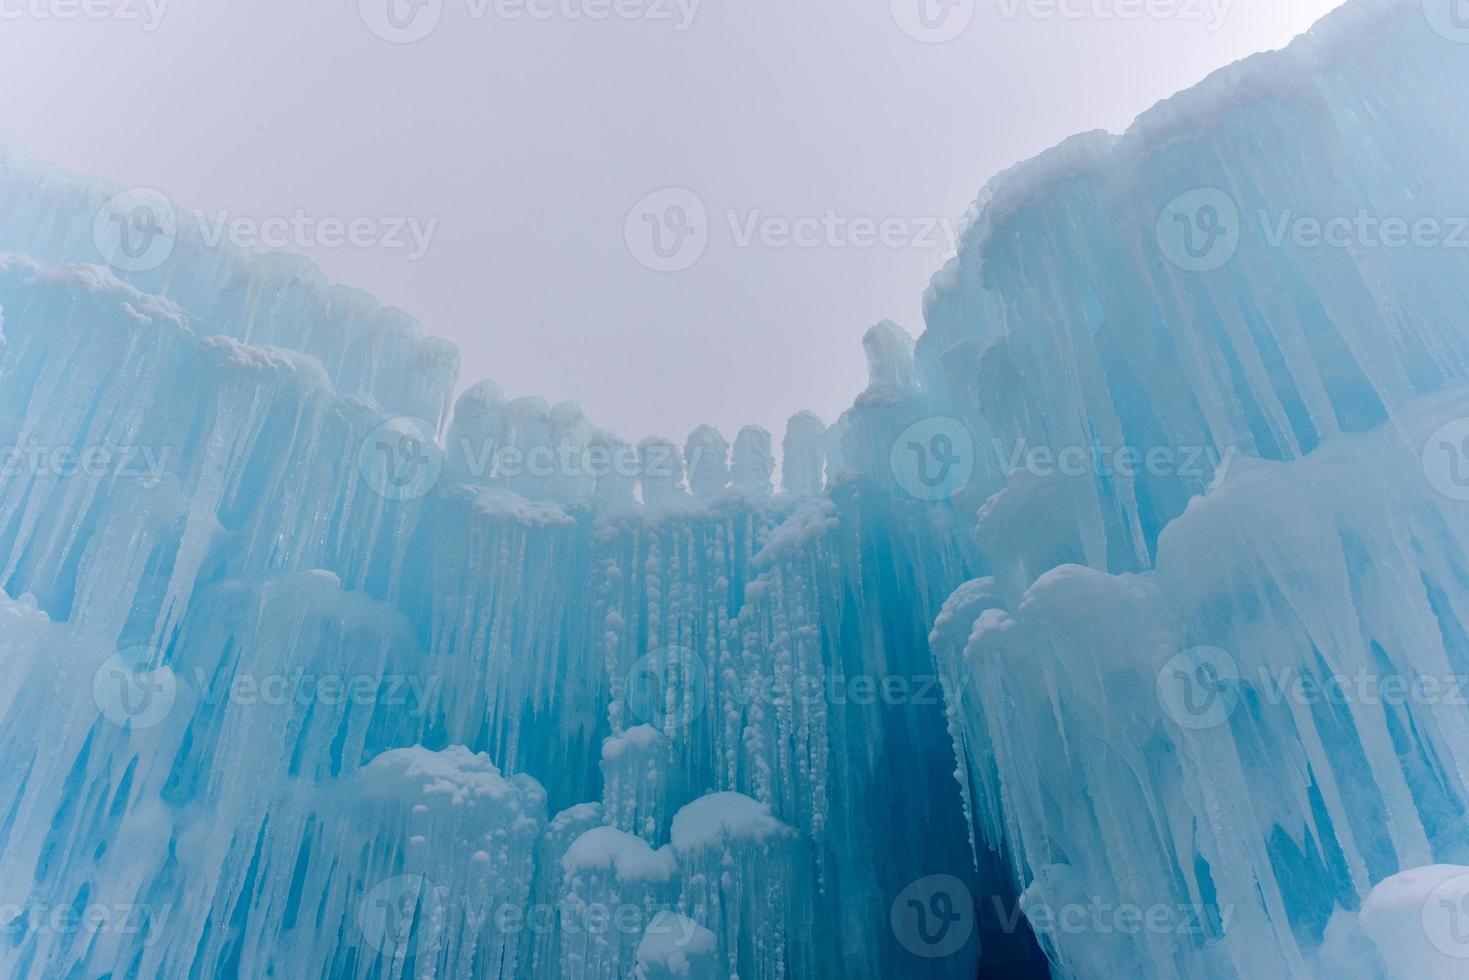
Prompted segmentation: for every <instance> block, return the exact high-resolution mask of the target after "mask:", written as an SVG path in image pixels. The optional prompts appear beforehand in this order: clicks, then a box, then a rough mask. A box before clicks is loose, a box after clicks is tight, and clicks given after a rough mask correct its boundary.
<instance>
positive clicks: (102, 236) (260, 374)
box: [0, 0, 1469, 980]
mask: <svg viewBox="0 0 1469 980" xmlns="http://www.w3.org/2000/svg"><path fill="white" fill-rule="evenodd" d="M1428 6H1429V7H1432V4H1429V5H1428ZM1425 9H1427V8H1425V7H1424V6H1423V5H1421V4H1419V3H1417V2H1407V0H1402V2H1399V0H1354V2H1352V3H1350V4H1348V5H1347V6H1346V7H1344V8H1343V9H1342V10H1340V11H1339V12H1338V13H1336V14H1334V15H1332V16H1331V17H1330V18H1328V19H1327V20H1326V21H1325V22H1323V24H1322V25H1320V26H1319V27H1318V28H1317V29H1316V30H1315V31H1314V32H1313V33H1312V34H1311V35H1309V36H1306V37H1304V38H1302V39H1300V40H1298V41H1297V42H1296V43H1295V44H1294V45H1293V46H1292V47H1291V48H1290V49H1288V50H1287V51H1284V52H1280V53H1275V54H1269V55H1262V56H1259V57H1256V58H1254V59H1250V60H1248V61H1246V62H1243V63H1241V64H1239V65H1236V66H1233V67H1231V68H1230V69H1227V70H1225V71H1224V72H1221V73H1219V74H1218V75H1216V76H1214V77H1212V78H1210V79H1209V80H1207V81H1206V82H1205V83H1204V84H1203V85H1201V86H1200V87H1199V88H1197V89H1195V90H1191V91H1190V92H1187V93H1184V94H1182V95H1180V96H1178V97H1176V98H1175V99H1173V100H1170V101H1169V102H1166V103H1163V104H1162V105H1160V106H1158V107H1157V108H1155V109H1154V110H1152V111H1151V112H1150V113H1148V114H1147V115H1145V116H1144V117H1143V118H1141V119H1140V120H1139V121H1138V122H1137V124H1136V125H1135V126H1134V127H1133V128H1132V129H1131V130H1129V131H1128V132H1127V133H1125V134H1123V135H1121V136H1116V137H1114V136H1110V135H1106V134H1091V135H1086V136H1082V137H1077V138H1076V139H1073V140H1071V141H1068V142H1067V143H1066V144H1063V145H1062V146H1060V147H1058V148H1056V149H1055V150H1053V151H1051V152H1049V153H1048V154H1046V155H1044V156H1043V157H1041V158H1040V159H1038V160H1034V161H1030V162H1028V163H1026V164H1022V165H1020V166H1019V167H1017V168H1015V169H1014V170H1012V171H1011V172H1009V173H1007V174H1005V175H1002V176H1001V177H999V178H997V179H996V180H995V181H994V182H993V183H992V184H991V185H990V187H989V188H987V189H986V191H985V193H984V195H983V196H982V197H981V199H980V201H979V202H978V203H977V204H976V206H975V208H974V210H973V211H972V212H971V215H970V217H969V219H968V222H967V224H966V231H965V234H964V236H963V243H962V247H961V248H960V250H959V254H958V256H957V257H956V258H955V259H954V260H953V262H951V263H950V265H949V266H948V267H946V268H945V269H944V270H943V271H942V272H941V273H940V274H939V275H938V277H936V279H935V281H934V284H933V286H932V288H931V290H930V292H929V294H928V296H927V298H926V313H927V321H928V323H927V329H926V331H925V332H924V333H923V335H922V336H921V337H920V338H919V339H918V340H917V342H916V344H915V343H914V342H913V341H912V340H911V339H910V338H909V337H908V335H907V334H906V333H904V332H903V331H902V329H901V328H899V327H898V326H897V325H895V324H891V323H882V324H879V325H877V326H876V327H874V328H872V330H871V331H869V332H868V334H867V336H866V337H865V338H864V347H865V350H866V352H867V354H868V358H869V363H870V381H869V385H868V387H867V388H866V389H865V390H864V391H863V392H862V393H860V394H859V395H858V397H857V398H856V400H855V402H854V404H853V406H852V408H851V409H849V410H848V411H847V412H846V413H844V414H843V415H842V417H841V418H840V419H839V420H837V421H836V423H835V424H833V425H830V426H828V425H826V424H825V423H824V422H823V421H822V420H821V419H819V418H817V417H816V416H814V415H812V414H810V413H800V414H798V415H797V416H795V417H793V418H792V420H791V422H790V425H789V426H788V428H787V431H786V432H785V433H783V434H782V436H781V438H780V444H779V446H778V447H777V445H776V439H775V438H774V437H772V435H771V434H770V433H768V432H765V431H763V430H759V429H755V428H746V429H743V430H741V431H740V432H739V433H737V434H736V435H735V437H734V439H733V440H732V441H731V440H730V439H728V438H727V437H726V436H725V435H724V434H721V433H719V432H717V431H715V430H713V429H711V428H708V427H701V428H699V429H698V430H696V431H695V432H693V433H690V434H689V435H688V436H687V437H685V438H682V439H678V440H673V439H669V438H664V437H652V438H648V439H644V440H642V441H640V442H637V443H632V442H629V441H627V440H624V439H623V438H621V437H619V436H617V435H616V434H613V433H610V432H607V431H605V430H603V429H601V428H600V427H598V426H597V425H595V424H594V423H593V422H592V421H591V420H589V419H588V418H586V416H585V415H584V414H583V413H582V412H581V410H580V409H579V408H578V407H577V406H575V405H574V404H571V403H563V404H557V405H551V404H548V403H546V402H545V401H543V400H541V399H537V398H533V397H517V398H511V397H509V396H507V395H506V393H505V391H504V390H502V389H501V388H500V387H498V386H496V385H495V384H492V383H490V382H482V383H479V384H476V385H473V386H470V387H469V388H467V389H466V390H465V391H463V392H462V393H461V394H460V395H459V396H458V398H457V400H456V401H455V402H454V404H453V406H452V409H451V408H450V396H451V393H452V392H453V391H454V388H455V383H456V375H457V355H456V354H454V352H453V351H452V348H449V347H448V346H447V345H444V344H442V343H441V342H438V341H435V340H433V339H431V338H425V337H423V336H422V335H421V334H420V333H419V331H418V329H417V327H416V326H415V325H414V324H412V323H411V321H409V320H407V319H406V318H405V317H404V316H402V315H401V314H399V313H397V312H396V311H390V310H381V309H378V308H377V306H376V304H375V303H374V302H373V301H371V300H370V299H369V298H367V297H365V296H363V295H361V294H358V293H355V292H351V291H347V290H343V289H341V288H339V287H333V286H329V285H327V284H326V283H325V282H324V280H323V279H322V278H321V276H320V275H319V274H318V273H317V272H316V271H315V270H314V269H312V268H311V267H310V266H309V265H308V264H305V263H302V262H300V261H298V260H294V259H287V258H282V257H260V256H253V255H249V254H245V253H242V252H239V251H237V250H234V249H231V248H229V247H227V246H215V245H211V244H210V243H208V242H206V241H204V240H203V239H202V238H201V237H200V236H199V235H198V234H197V232H196V231H191V230H190V222H188V221H181V220H179V218H178V215H177V214H176V213H175V214H174V216H173V217H172V218H171V219H170V218H169V216H168V215H169V213H170V212H169V210H168V209H171V208H173V204H172V202H166V201H165V202H162V204H160V203H159V201H158V200H157V199H156V198H149V199H148V201H151V204H150V203H148V201H144V202H142V203H140V199H139V195H138V193H137V192H131V193H127V194H122V196H121V197H119V189H117V188H115V187H110V186H106V185H102V184H99V183H97V182H93V181H87V180H81V179H77V178H73V177H69V176H67V175H63V174H58V173H56V172H54V171H52V170H51V169H49V168H47V167H45V166H44V165H42V164H39V163H37V162H35V161H33V160H31V159H30V158H28V157H27V156H26V155H25V154H24V152H23V151H21V150H19V149H18V148H15V147H12V146H6V147H5V148H4V149H3V155H0V249H4V250H5V251H4V254H3V255H0V331H3V332H0V336H3V346H0V446H3V447H6V448H7V454H6V458H5V461H4V462H5V465H4V466H3V467H0V659H3V663H4V666H5V668H6V669H4V670H0V757H3V758H4V759H5V760H6V761H7V765H6V767H5V769H4V771H3V772H0V907H3V908H4V909H6V910H9V911H11V912H13V913H15V914H12V915H9V916H8V917H7V918H6V919H5V921H4V922H3V923H0V925H3V930H0V940H3V941H0V971H3V972H5V973H6V974H7V975H17V976H31V975H34V976H53V975H59V976H66V975H91V974H102V973H109V972H110V973H111V975H113V976H118V977H151V976H193V975H200V976H204V975H233V974H240V975H250V976H256V975H260V976H264V975H278V976H297V975H300V976H364V977H367V976H371V977H379V976H387V977H404V976H425V977H426V976H437V975H451V976H476V977H527V978H530V977H562V976H567V977H578V978H601V977H619V978H620V977H629V976H635V977H642V978H658V977H673V976H693V977H728V976H736V975H738V976H740V977H744V978H750V977H806V976H832V977H837V976H840V977H887V976H935V977H970V976H973V975H974V973H975V970H976V962H977V961H979V960H980V956H981V952H982V953H983V957H984V959H983V963H984V965H985V968H987V969H989V970H991V971H994V972H996V973H998V974H999V975H1006V976H1024V975H1027V971H1028V970H1032V969H1034V962H1033V960H1030V959H1028V958H1027V956H1028V951H1029V950H1031V947H1030V945H1029V944H1030V943H1031V938H1030V937H1031V934H1032V931H1033V932H1034V934H1035V935H1036V936H1037V937H1038V939H1039V942H1040V945H1041V946H1042V947H1043V948H1044V949H1045V951H1046V953H1047V954H1048V955H1049V957H1050V958H1051V961H1052V966H1051V969H1052V970H1053V972H1054V974H1055V975H1056V976H1063V977H1081V978H1090V977H1112V976H1156V977H1190V978H1193V977H1208V978H1216V977H1217V978H1235V977H1239V978H1253V977H1261V976H1316V977H1328V976H1329V977H1358V978H1361V980H1368V978H1371V980H1380V978H1385V977H1389V976H1390V977H1394V978H1396V980H1403V978H1404V977H1407V976H1419V975H1421V976H1434V975H1445V976H1447V975H1454V974H1453V973H1452V968H1453V965H1454V964H1455V963H1456V962H1458V961H1459V960H1460V959H1463V961H1464V962H1469V948H1461V946H1460V945H1456V943H1458V942H1459V939H1458V938H1457V937H1458V936H1459V933H1458V932H1457V931H1456V928H1455V925H1456V923H1457V920H1456V919H1453V915H1454V914H1455V911H1456V910H1459V911H1462V906H1461V905H1459V904H1456V903H1458V902H1459V901H1460V899H1461V897H1462V895H1463V894H1464V893H1465V889H1464V888H1462V887H1461V886H1462V884H1463V882H1462V880H1460V879H1459V878H1458V876H1457V872H1456V871H1455V869H1457V868H1460V867H1461V866H1465V865H1469V855H1466V854H1465V853H1464V850H1465V848H1466V847H1469V841H1466V840H1465V839H1464V832H1463V829H1462V828H1463V827H1464V825H1465V820H1464V817H1465V807H1466V803H1469V787H1466V779H1465V775H1464V773H1465V772H1466V762H1469V759H1466V753H1469V731H1466V730H1465V729H1466V722H1469V714H1466V712H1465V709H1464V706H1463V705H1462V703H1456V702H1455V699H1452V698H1450V697H1448V692H1447V691H1446V690H1445V689H1446V688H1451V687H1452V685H1453V684H1454V683H1455V679H1456V678H1458V677H1461V676H1469V670H1466V668H1469V664H1466V663H1464V661H1465V659H1466V657H1469V631H1466V630H1465V628H1464V624H1465V623H1466V622H1469V620H1466V618H1465V614H1466V612H1469V592H1466V590H1469V571H1466V568H1469V562H1466V561H1465V560H1464V548H1463V545H1464V542H1465V535H1466V533H1469V526H1466V525H1465V517H1464V512H1463V511H1462V510H1461V508H1462V507H1463V506H1465V505H1464V503H1463V500H1464V499H1465V498H1469V493H1464V492H1462V490H1463V481H1462V480H1460V479H1459V477H1460V476H1461V472H1460V467H1462V466H1463V465H1469V460H1466V459H1464V458H1463V457H1464V456H1469V453H1463V452H1462V449H1463V447H1464V446H1465V445H1469V443H1466V441H1465V440H1466V437H1469V424H1464V423H1463V422H1462V420H1463V418H1464V417H1466V416H1469V377H1466V375H1469V363H1466V357H1465V355H1466V343H1469V333H1466V331H1465V329H1464V327H1463V318H1462V314H1461V311H1462V310H1464V309H1465V308H1466V303H1465V302H1464V301H1465V299H1466V297H1465V296H1464V295H1463V291H1464V289H1465V283H1469V276H1466V273H1469V267H1466V266H1469V249H1465V248H1459V247H1456V246H1454V245H1453V244H1452V243H1451V241H1450V239H1452V238H1453V236H1454V235H1455V234H1457V232H1455V230H1454V227H1455V226H1454V223H1455V216H1456V215H1469V190H1466V189H1465V187H1464V184H1463V181H1462V179H1460V176H1459V171H1460V170H1461V169H1462V168H1461V167H1460V166H1459V163H1460V162H1461V161H1462V160H1464V159H1466V157H1469V118H1466V112H1469V110H1466V109H1465V108H1464V103H1463V99H1462V93H1463V92H1464V91H1466V90H1469V89H1466V86H1465V83H1466V81H1469V77H1466V75H1469V45H1465V44H1459V43H1455V41H1454V40H1453V37H1454V34H1453V31H1452V30H1451V28H1452V21H1451V20H1443V19H1442V18H1440V19H1435V18H1434V17H1433V16H1428V17H1425V16H1424V12H1425ZM1446 25H1447V26H1446ZM140 208H141V209H142V210H140ZM1364 214H1365V215H1367V216H1368V218H1373V219H1375V220H1376V221H1377V225H1376V226H1375V228H1376V231H1375V234H1377V235H1378V236H1380V235H1381V234H1383V232H1384V228H1383V226H1382V219H1383V218H1396V219H1400V220H1402V221H1403V223H1404V224H1405V225H1407V226H1409V227H1410V228H1411V227H1416V226H1417V223H1418V222H1420V221H1432V222H1437V224H1436V225H1434V226H1433V228H1436V229H1437V231H1438V234H1439V238H1438V239H1437V240H1436V241H1435V242H1432V243H1430V242H1426V241H1425V240H1421V239H1417V238H1415V239H1413V240H1412V241H1409V242H1408V243H1407V244H1404V245H1401V246H1390V245H1386V244H1385V243H1384V242H1383V241H1382V240H1381V238H1380V237H1379V238H1378V240H1377V241H1376V243H1375V244H1372V243H1369V242H1368V241H1367V239H1366V237H1365V236H1366V233H1365V232H1364V231H1363V230H1362V228H1363V226H1362V225H1361V224H1360V222H1359V221H1357V220H1356V219H1357V218H1358V217H1359V216H1360V215H1364ZM140 215H142V217H140ZM1301 217H1305V218H1308V219H1313V220H1315V221H1317V223H1318V226H1319V225H1322V224H1326V223H1329V222H1330V221H1331V219H1332V218H1333V217H1336V218H1345V219H1348V220H1347V222H1346V225H1345V227H1346V229H1347V231H1346V235H1347V237H1346V239H1345V242H1344V244H1342V243H1323V242H1322V241H1320V240H1319V239H1320V235H1319V234H1318V236H1317V240H1316V241H1315V243H1314V244H1313V243H1312V241H1311V240H1309V236H1304V235H1303V234H1302V232H1301V225H1300V224H1299V222H1298V221H1297V219H1299V218H1301ZM144 218H147V219H148V220H147V221H144V220H143V219H144ZM145 225H146V227H145ZM1337 227H1341V226H1337ZM160 229H161V230H160ZM1428 230H1429V231H1432V230H1433V229H1432V228H1429V229H1428ZM145 231H146V232H148V234H147V235H144V232H145ZM1319 231H1320V228H1319V227H1318V232H1319ZM159 235H162V236H163V237H161V238H160V237H158V236H159ZM160 242H161V243H163V245H162V246H160V247H159V248H154V247H153V246H154V245H157V244H158V243H160ZM1465 244H1466V245H1469V241H1466V243H1465ZM1456 426H1457V427H1456ZM777 451H779V453H780V459H781V465H780V468H779V469H780V486H779V487H778V488H777V487H776V486H775V485H774V480H773V474H774V473H775V471H776V466H775V459H776V452H777ZM1455 452H1460V455H1458V456H1456V455H1454V453H1455ZM1129 454H1133V455H1129ZM1126 459H1131V460H1132V461H1131V462H1130V463H1124V462H1122V460H1126ZM1465 472H1469V471H1465ZM1393 679H1396V680H1397V681H1401V682H1402V683H1403V684H1404V685H1405V692H1407V691H1414V692H1415V693H1413V694H1412V696H1409V694H1408V693H1404V694H1403V696H1401V697H1398V696H1394V697H1390V698H1389V697H1386V696H1385V695H1384V693H1383V686H1384V684H1383V682H1384V681H1391V680H1393ZM1430 680H1431V681H1433V682H1434V684H1436V685H1437V686H1436V687H1435V689H1434V690H1435V693H1434V694H1432V695H1428V694H1426V693H1425V686H1426V685H1427V684H1428V683H1429V681H1430ZM1413 685H1416V689H1415V688H1414V687H1413ZM1312 691H1315V692H1318V694H1319V692H1326V693H1327V694H1329V695H1330V696H1326V694H1320V695H1319V696H1318V695H1313V694H1311V693H1310V692H1312ZM1343 692H1345V693H1343ZM1445 869H1447V870H1445ZM1415 907H1417V908H1419V910H1420V912H1421V914H1420V915H1419V924H1420V925H1422V926H1423V928H1422V930H1421V931H1420V932H1413V931H1412V922H1413V921H1414V920H1413V915H1414V908H1415ZM98 910H101V913H102V914H100V915H99V914H97V912H98ZM1435 916H1437V918H1435ZM1124 919H1125V921H1124ZM1460 954H1463V955H1462V956H1460ZM1415 971H1416V972H1415ZM1434 971H1437V972H1434ZM1446 971H1447V972H1446ZM1030 975H1033V974H1030Z"/></svg>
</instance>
